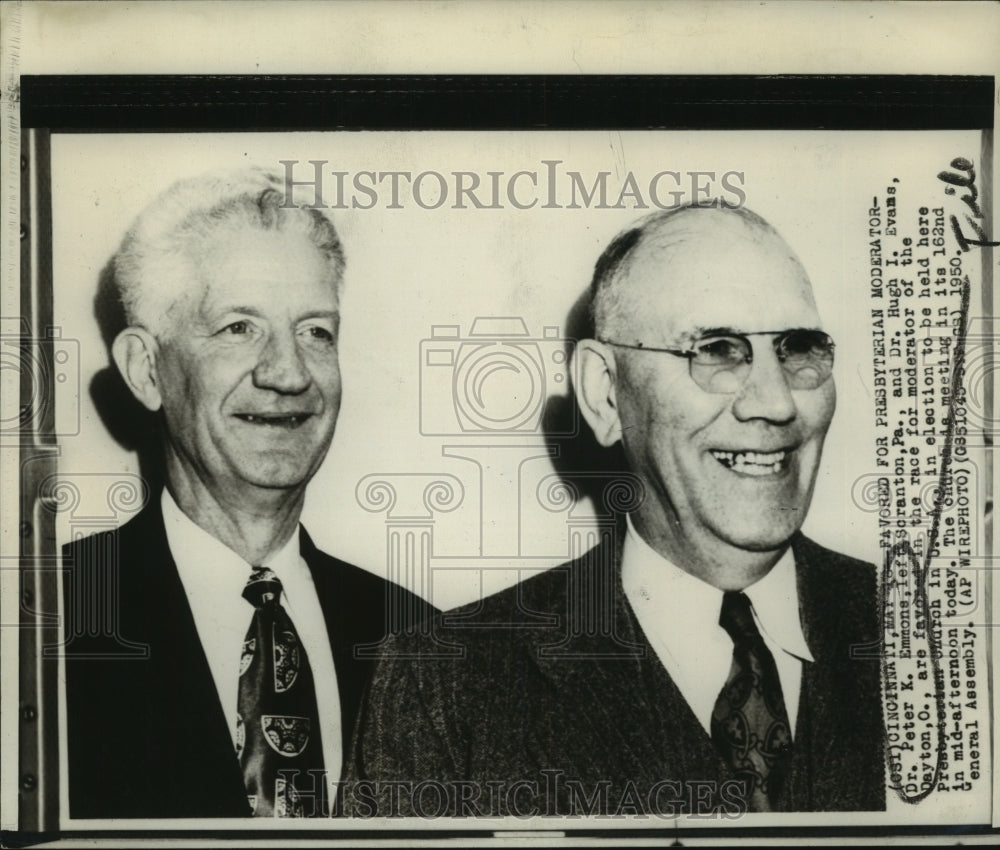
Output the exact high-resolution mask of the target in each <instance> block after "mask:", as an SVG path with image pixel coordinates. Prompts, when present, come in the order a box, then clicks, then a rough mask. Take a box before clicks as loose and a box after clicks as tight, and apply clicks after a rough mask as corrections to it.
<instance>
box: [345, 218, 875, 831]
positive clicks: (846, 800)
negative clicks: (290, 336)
mask: <svg viewBox="0 0 1000 850" xmlns="http://www.w3.org/2000/svg"><path fill="white" fill-rule="evenodd" d="M591 311H592V318H593V326H594V335H593V338H591V339H584V340H580V341H579V342H578V343H577V345H576V350H575V355H574V356H575V358H576V363H575V369H574V372H573V374H574V375H575V376H576V382H575V390H576V395H577V400H578V403H579V406H580V409H581V411H582V413H583V416H584V418H585V419H586V420H587V422H588V424H589V425H590V427H591V429H592V430H593V432H594V436H595V438H596V440H597V442H598V443H599V444H600V445H601V446H604V447H608V448H610V447H612V446H615V445H616V444H618V443H620V444H621V448H622V450H623V454H624V457H625V461H626V464H627V466H628V469H629V471H630V472H631V474H632V475H633V476H635V478H636V479H638V481H639V482H640V483H641V485H642V487H641V490H642V497H641V499H640V500H638V505H637V506H636V507H635V508H634V510H632V511H631V513H630V514H629V515H628V517H627V520H626V522H625V523H624V526H625V527H624V529H623V534H621V535H619V537H618V539H617V540H616V539H608V538H606V539H605V540H604V542H603V543H601V544H600V545H598V546H597V547H595V548H594V549H592V550H591V551H589V552H587V553H585V554H583V555H581V556H580V557H579V558H577V559H576V560H575V561H572V562H570V563H569V564H567V565H565V566H563V567H561V568H557V569H555V570H552V571H550V572H548V573H544V574H542V575H541V576H538V577H536V578H533V579H530V580H528V581H525V582H523V583H522V584H521V585H519V586H518V587H516V588H512V589H511V590H509V591H505V592H503V593H500V594H497V595H496V596H493V597H491V598H489V599H486V600H484V601H483V602H482V603H481V604H480V605H479V606H478V607H475V606H474V607H473V608H470V609H469V610H468V611H466V612H465V616H464V618H458V619H457V620H453V622H457V623H461V624H462V625H464V626H465V628H464V629H455V630H453V633H452V634H450V635H449V637H450V638H451V637H453V638H454V640H455V641H456V642H460V643H461V644H462V645H463V646H464V648H465V650H466V652H465V653H464V655H463V657H462V659H461V661H460V662H459V661H456V662H450V663H449V662H445V661H431V660H423V659H421V660H419V661H417V662H413V664H415V666H413V667H410V668H409V670H408V672H409V674H410V675H409V676H407V675H406V674H407V671H404V670H401V669H390V668H391V665H390V666H387V667H385V668H382V669H380V670H378V671H377V672H376V675H375V678H374V680H373V688H372V698H371V706H372V709H371V711H370V712H369V714H368V715H367V719H366V721H365V724H364V725H363V727H362V730H361V732H362V734H361V737H360V738H359V741H358V743H359V747H358V748H357V751H356V756H357V757H358V758H357V764H358V768H357V771H358V773H359V774H361V775H367V776H370V777H375V778H379V777H384V778H388V777H390V775H391V776H395V777H400V776H407V777H413V778H417V779H420V778H425V776H426V777H428V778H430V777H433V778H435V779H438V780H441V779H449V778H450V779H453V780H457V781H472V782H474V783H478V785H479V786H484V787H489V784H490V781H491V780H492V781H493V782H494V783H500V784H499V785H495V787H497V788H508V787H518V793H516V794H514V795H513V796H509V795H508V796H507V797H503V796H502V795H497V797H496V798H495V799H493V798H491V800H493V804H492V805H490V806H489V808H488V811H489V812H490V813H493V814H514V815H523V814H525V813H527V812H534V813H535V814H553V813H559V814H571V815H572V814H586V813H589V814H615V813H619V814H625V813H631V814H639V813H642V814H646V813H651V814H656V815H661V816H669V815H676V814H681V813H694V814H697V815H703V816H705V815H713V814H714V815H716V816H723V817H732V816H738V815H740V814H743V813H745V812H773V811H821V810H822V811H858V810H879V809H884V807H885V783H884V767H883V731H882V713H881V704H880V689H879V666H878V661H877V652H876V649H875V648H876V647H877V644H878V638H879V634H880V632H879V625H878V617H877V593H876V581H875V569H874V567H873V566H872V565H870V564H864V563H862V562H859V561H855V560H854V559H852V558H848V557H846V556H844V555H840V554H838V553H835V552H832V551H830V550H828V549H825V548H823V547H821V546H819V545H817V544H816V543H814V542H812V541H810V540H808V539H807V538H806V537H805V536H803V535H802V534H801V532H800V528H801V526H802V523H803V521H804V520H805V517H806V513H807V511H808V509H809V505H810V502H811V500H812V494H813V486H814V484H815V481H816V474H817V471H818V469H819V464H820V458H821V454H822V449H823V441H824V439H825V437H826V433H827V429H828V428H829V425H830V421H831V419H832V417H833V413H834V408H835V406H836V390H835V387H834V378H833V364H834V342H833V340H832V339H831V338H830V336H829V335H828V334H827V333H826V331H825V330H823V324H822V321H821V319H820V316H819V312H818V310H817V308H816V303H815V300H814V298H813V293H812V287H811V285H810V282H809V278H808V276H807V274H806V272H805V269H804V268H803V266H802V264H801V263H800V261H799V260H798V258H797V257H796V256H795V254H794V253H793V251H792V250H791V248H790V247H789V246H788V245H787V244H786V242H785V241H784V240H783V239H782V238H781V236H780V235H779V234H778V233H777V231H776V230H775V229H774V228H773V227H772V226H771V225H770V224H768V223H767V222H766V221H764V220H763V219H762V218H760V217H759V216H757V215H756V214H754V213H752V212H750V211H748V210H745V209H724V208H708V207H697V206H689V207H685V208H681V209H678V210H672V211H669V212H665V213H657V214H655V215H653V216H651V217H649V218H647V219H645V220H643V221H642V222H640V223H639V224H638V225H636V226H634V227H632V228H630V229H628V230H627V231H625V232H624V233H622V234H620V235H619V236H618V237H617V238H616V239H614V240H613V241H612V243H611V244H610V245H609V246H608V248H607V249H606V250H605V251H604V253H603V254H602V256H601V258H600V259H599V260H598V262H597V266H596V269H595V273H594V278H593V281H592V285H591ZM546 616H548V617H549V622H550V623H553V624H554V625H551V626H547V625H545V617H546ZM519 621H520V622H519ZM445 622H447V618H446V621H445ZM491 624H504V628H497V627H496V626H495V625H491ZM472 625H475V626H477V629H476V630H473V629H471V628H470V626H472ZM519 626H520V627H519ZM442 636H443V633H442V632H440V631H439V632H438V637H439V638H440V637H442ZM407 649H408V650H410V649H413V650H414V651H413V652H412V653H411V657H413V656H419V654H420V653H419V649H416V648H413V647H407ZM402 654H403V653H400V655H402ZM398 663H399V662H397V664H398ZM404 677H405V680H406V681H411V682H414V683H415V684H416V687H415V688H414V689H412V690H406V689H401V688H399V687H398V683H399V682H400V681H402V680H404ZM394 683H395V685H396V687H394ZM519 782H520V783H521V784H520V785H519V786H518V783H519ZM532 782H533V783H534V784H531V783H532ZM525 783H528V784H525ZM496 800H499V802H496ZM411 813H417V814H419V812H416V811H414V812H411Z"/></svg>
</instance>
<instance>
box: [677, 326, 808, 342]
mask: <svg viewBox="0 0 1000 850" xmlns="http://www.w3.org/2000/svg"><path fill="white" fill-rule="evenodd" d="M819 330H822V329H821V328H819V327H814V326H809V327H804V326H801V325H796V326H795V327H791V328H772V329H770V330H766V331H744V330H738V329H736V328H732V327H717V328H695V329H694V330H693V331H691V338H692V339H700V338H702V337H706V336H758V335H760V334H783V333H788V332H789V331H819Z"/></svg>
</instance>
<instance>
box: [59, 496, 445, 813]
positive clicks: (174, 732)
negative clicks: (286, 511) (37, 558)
mask: <svg viewBox="0 0 1000 850" xmlns="http://www.w3.org/2000/svg"><path fill="white" fill-rule="evenodd" d="M300 552H301V554H302V557H303V559H304V560H305V562H306V564H307V565H308V566H309V569H310V572H311V573H312V577H313V582H314V584H315V587H316V592H317V595H318V597H319V601H320V606H321V608H322V611H323V615H324V618H325V620H326V627H327V632H328V634H329V637H330V644H331V647H332V649H333V661H334V668H335V670H336V673H337V685H338V690H339V694H340V710H341V732H342V735H343V744H344V753H345V757H346V754H347V746H348V742H349V740H350V737H351V733H352V731H353V728H354V726H355V724H356V720H357V716H358V708H359V703H360V700H361V694H362V692H363V690H364V687H365V685H366V683H367V681H368V679H369V677H370V674H371V670H372V667H373V664H374V662H373V660H372V657H373V656H372V655H371V654H368V653H367V651H366V649H365V647H369V648H371V647H375V646H377V645H378V644H379V642H380V641H382V640H383V639H384V638H385V636H386V635H387V633H388V630H389V625H390V624H389V616H390V612H392V613H393V619H394V623H393V625H394V626H400V627H404V626H407V625H409V624H412V623H415V622H418V621H419V620H421V619H422V618H424V617H425V616H427V615H428V613H429V612H430V611H433V609H432V608H430V606H428V605H427V603H425V602H424V601H423V600H421V599H420V598H419V597H417V596H414V595H413V594H411V593H409V592H408V591H406V590H404V589H403V588H401V587H399V586H397V585H394V584H391V583H389V582H386V581H383V580H382V579H380V578H378V577H376V576H374V575H372V574H370V573H368V572H365V571H364V570H361V569H359V568H357V567H354V566H352V565H350V564H347V563H345V562H343V561H340V560H338V559H336V558H332V557H330V556H329V555H326V554H324V553H323V552H321V551H320V550H319V549H317V548H316V547H315V546H314V545H313V543H312V541H311V540H310V539H309V536H308V534H306V532H305V530H304V529H302V530H301V531H300ZM63 562H64V569H65V574H64V604H65V609H64V610H65V618H64V619H65V623H66V627H65V631H66V637H67V644H66V646H65V648H64V652H65V654H66V702H67V716H66V724H67V737H68V740H67V746H68V764H69V807H70V814H71V816H72V817H76V818H97V817H101V818H107V817H114V818H134V817H142V818H158V817H162V818H175V817H243V816H247V817H249V816H250V809H249V807H248V805H247V798H246V790H245V788H244V785H243V777H242V773H241V771H240V767H239V764H238V762H237V759H236V755H235V752H234V750H233V742H232V737H231V734H230V731H229V723H230V720H231V712H227V711H224V710H223V707H222V705H221V703H220V702H219V697H218V692H217V690H216V687H215V681H214V679H213V678H212V673H211V670H210V668H209V666H208V661H207V659H206V657H205V653H204V650H203V649H202V646H201V642H200V640H199V638H198V633H197V631H196V628H195V623H194V618H193V616H192V614H191V609H190V607H189V605H188V601H187V597H186V596H185V593H184V588H183V585H182V584H181V580H180V577H179V575H178V573H177V568H176V566H175V565H174V560H173V558H172V556H171V554H170V550H169V548H168V546H167V538H166V531H165V529H164V525H163V516H162V514H161V512H160V507H159V499H153V500H152V501H151V503H150V505H149V506H148V507H146V508H145V509H144V510H143V511H141V512H140V513H139V515H137V516H136V517H135V518H133V519H132V520H131V521H130V522H128V523H126V524H125V525H124V526H122V527H121V528H120V529H118V530H117V531H113V532H106V533H103V534H99V535H94V536H92V537H88V538H86V539H83V540H80V541H77V542H75V543H72V544H70V545H67V546H66V547H64V549H63ZM115 565H117V567H115ZM108 600H111V602H110V605H109V602H108ZM111 622H113V623H114V628H113V630H112V629H110V628H108V625H109V623H111ZM112 631H113V633H110V632H112Z"/></svg>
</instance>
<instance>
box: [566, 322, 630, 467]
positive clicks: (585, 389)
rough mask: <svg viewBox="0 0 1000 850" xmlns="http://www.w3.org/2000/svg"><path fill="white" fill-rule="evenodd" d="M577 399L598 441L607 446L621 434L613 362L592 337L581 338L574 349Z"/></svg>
mask: <svg viewBox="0 0 1000 850" xmlns="http://www.w3.org/2000/svg"><path fill="white" fill-rule="evenodd" d="M573 359H574V361H575V363H574V367H573V372H572V374H573V375H575V376H576V384H575V387H574V388H575V390H576V400H577V403H578V404H579V405H580V410H581V411H582V412H583V418H584V419H586V420H587V424H589V425H590V428H591V430H592V431H593V432H594V437H595V438H596V439H597V442H598V443H600V444H601V445H602V446H604V447H605V448H607V447H608V446H613V445H614V444H615V443H617V442H618V441H619V440H620V439H621V436H622V426H621V422H620V421H619V419H618V404H617V401H616V398H615V376H616V371H615V361H614V358H613V357H612V355H611V350H610V349H609V348H608V347H607V346H606V345H604V344H603V343H600V342H598V341H597V340H595V339H581V340H580V341H579V342H578V343H577V344H576V350H575V351H574V352H573Z"/></svg>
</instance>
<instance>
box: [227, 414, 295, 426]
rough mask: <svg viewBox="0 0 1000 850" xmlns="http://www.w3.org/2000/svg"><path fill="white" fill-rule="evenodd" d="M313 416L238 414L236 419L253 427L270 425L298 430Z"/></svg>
mask: <svg viewBox="0 0 1000 850" xmlns="http://www.w3.org/2000/svg"><path fill="white" fill-rule="evenodd" d="M311 415H312V414H311V413H288V414H260V413H237V414H236V418H237V419H241V420H243V421H244V422H249V423H250V424H251V425H268V426H271V427H273V428H298V427H299V425H301V424H302V423H303V422H305V421H306V420H307V419H308V418H309V417H310V416H311Z"/></svg>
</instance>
